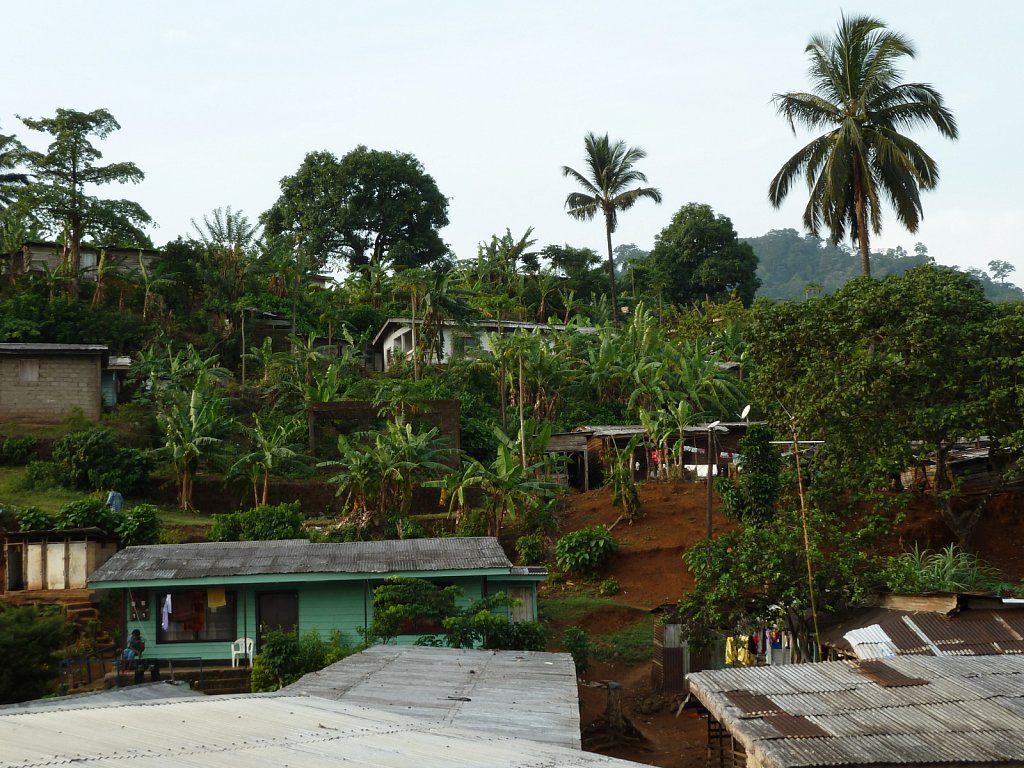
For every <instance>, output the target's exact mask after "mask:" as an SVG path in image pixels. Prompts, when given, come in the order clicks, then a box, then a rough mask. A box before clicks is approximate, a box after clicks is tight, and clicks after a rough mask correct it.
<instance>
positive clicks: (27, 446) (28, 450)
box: [0, 437, 36, 467]
mask: <svg viewBox="0 0 1024 768" xmlns="http://www.w3.org/2000/svg"><path fill="white" fill-rule="evenodd" d="M35 452H36V441H35V439H34V438H31V437H7V438H3V439H0V465H4V466H10V467H14V466H18V467H20V466H21V465H22V464H27V463H28V461H29V459H31V458H32V457H33V456H34V455H35Z"/></svg>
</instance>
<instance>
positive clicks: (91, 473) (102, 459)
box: [53, 428, 153, 493]
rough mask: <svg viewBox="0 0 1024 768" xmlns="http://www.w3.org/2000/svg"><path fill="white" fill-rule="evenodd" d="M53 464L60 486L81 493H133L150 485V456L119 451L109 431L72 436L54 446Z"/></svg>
mask: <svg viewBox="0 0 1024 768" xmlns="http://www.w3.org/2000/svg"><path fill="white" fill-rule="evenodd" d="M53 463H54V464H55V465H56V468H57V477H58V479H59V480H60V483H61V485H64V486H65V487H67V488H75V489H83V490H101V489H102V490H109V489H111V488H116V489H117V490H119V491H121V493H136V492H138V491H140V490H142V489H144V488H145V487H146V485H147V484H148V483H149V473H150V471H152V469H153V460H152V457H151V456H150V454H149V452H147V451H141V450H138V449H135V448H122V447H121V446H120V445H118V442H117V436H116V435H115V434H114V433H113V432H112V431H111V430H109V429H104V428H99V429H90V430H87V431H84V432H72V433H71V434H68V435H65V436H64V437H62V438H61V439H60V440H58V441H57V442H56V443H55V444H54V446H53Z"/></svg>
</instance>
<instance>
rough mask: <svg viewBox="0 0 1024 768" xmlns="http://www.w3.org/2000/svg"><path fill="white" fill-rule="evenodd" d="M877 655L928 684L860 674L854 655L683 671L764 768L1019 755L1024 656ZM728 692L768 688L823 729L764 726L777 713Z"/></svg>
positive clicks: (1023, 748) (1008, 759) (784, 706)
mask: <svg viewBox="0 0 1024 768" xmlns="http://www.w3.org/2000/svg"><path fill="white" fill-rule="evenodd" d="M859 663H861V664H862V663H863V662H859ZM880 663H881V664H883V665H884V666H885V668H886V670H887V673H886V674H887V675H892V674H898V675H900V676H902V677H906V678H919V679H922V680H924V681H925V682H926V683H927V684H926V685H916V686H904V687H883V686H881V685H879V684H877V683H876V682H874V681H873V680H871V679H869V678H867V677H865V676H864V675H862V674H861V673H860V672H859V671H858V670H857V669H856V665H857V664H858V662H828V663H824V664H798V665H789V666H778V667H759V668H755V669H743V670H740V669H726V670H717V671H705V672H697V673H694V674H691V675H689V676H688V678H687V679H688V680H689V683H690V690H691V691H692V692H693V694H694V695H695V696H696V697H697V698H698V699H699V700H700V701H701V702H702V703H703V704H704V705H705V706H706V707H707V708H708V709H709V710H710V711H711V712H712V714H713V715H714V716H715V717H716V718H717V719H718V720H719V721H720V722H722V723H723V725H725V727H726V728H727V729H728V730H729V731H730V733H731V734H732V735H733V736H734V737H735V738H737V739H738V740H739V741H740V742H741V743H742V744H743V745H744V748H745V749H746V750H747V754H748V756H749V758H750V760H751V761H752V763H753V764H758V765H761V766H763V767H764V768H796V767H797V766H807V765H823V766H839V765H843V766H856V765H873V764H885V765H924V764H929V765H934V764H938V763H956V764H962V765H965V764H970V763H1020V762H1022V761H1024V657H1020V656H977V657H959V656H903V657H898V658H892V659H887V660H885V661H884V662H880ZM735 691H746V692H750V693H757V694H761V695H764V696H768V697H770V699H771V701H773V702H774V703H775V704H776V705H778V707H779V708H780V709H781V710H782V711H783V712H785V713H788V714H790V715H793V716H796V717H799V716H803V717H805V718H806V719H807V723H809V724H811V725H817V726H819V727H820V728H821V729H822V730H823V731H826V732H827V734H828V735H825V736H821V735H819V736H817V737H810V736H809V735H805V734H802V733H801V734H800V735H799V736H798V735H797V734H796V730H797V729H798V728H802V727H804V724H803V723H798V724H797V728H795V729H794V734H793V735H789V734H787V733H783V732H782V731H783V729H780V728H774V727H773V729H772V730H773V731H774V732H771V731H769V730H768V729H767V728H766V726H770V725H771V719H772V718H773V717H777V715H771V714H769V715H765V716H763V717H754V716H752V715H750V714H747V713H745V712H744V711H743V710H742V709H741V708H740V707H737V706H736V705H735V704H734V703H733V701H732V698H731V696H730V695H729V694H730V692H735ZM806 727H808V728H810V725H808V726H806Z"/></svg>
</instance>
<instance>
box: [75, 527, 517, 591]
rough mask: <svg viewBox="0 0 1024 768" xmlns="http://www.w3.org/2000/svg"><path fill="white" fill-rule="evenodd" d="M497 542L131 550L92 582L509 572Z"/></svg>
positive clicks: (113, 559) (300, 541) (237, 545)
mask: <svg viewBox="0 0 1024 768" xmlns="http://www.w3.org/2000/svg"><path fill="white" fill-rule="evenodd" d="M511 567H512V563H511V562H510V561H509V559H508V557H507V556H506V555H505V552H504V550H502V548H501V545H500V544H499V543H498V540H497V539H495V538H492V537H476V538H447V539H402V540H394V541H361V542H351V543H343V544H312V543H310V542H308V541H306V540H304V539H296V540H290V541H240V542H223V543H213V542H209V543H198V544H158V545H154V546H141V547H128V548H126V549H123V550H121V551H120V552H118V553H117V554H116V555H114V556H113V557H111V558H110V559H109V560H108V561H107V562H106V563H104V564H103V565H101V566H100V567H99V568H97V569H96V570H95V571H94V572H93V574H92V576H90V577H89V583H90V585H95V586H102V585H103V584H104V583H105V582H125V581H150V580H160V579H198V578H206V577H211V576H259V575H274V574H301V573H358V574H364V573H394V572H415V571H462V570H479V569H492V568H500V569H509V568H511Z"/></svg>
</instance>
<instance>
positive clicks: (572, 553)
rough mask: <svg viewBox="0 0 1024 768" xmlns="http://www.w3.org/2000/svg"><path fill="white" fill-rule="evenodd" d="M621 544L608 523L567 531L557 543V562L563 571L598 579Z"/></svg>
mask: <svg viewBox="0 0 1024 768" xmlns="http://www.w3.org/2000/svg"><path fill="white" fill-rule="evenodd" d="M618 548H619V545H618V543H617V542H616V541H615V539H614V538H613V537H612V533H611V531H610V530H608V526H606V525H592V526H589V527H587V528H581V529H580V530H578V531H573V532H572V533H567V534H566V535H565V536H563V537H562V538H560V539H559V540H558V541H557V542H556V543H555V562H556V563H557V564H558V567H559V568H560V569H561V570H563V571H569V572H571V573H576V574H578V575H580V576H583V577H584V578H587V579H596V578H597V577H598V576H600V574H601V570H602V569H603V568H604V566H605V565H606V564H607V563H608V560H609V559H610V558H611V556H612V555H614V554H615V552H616V551H617V550H618Z"/></svg>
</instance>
